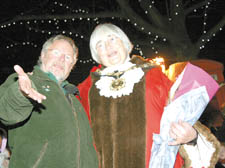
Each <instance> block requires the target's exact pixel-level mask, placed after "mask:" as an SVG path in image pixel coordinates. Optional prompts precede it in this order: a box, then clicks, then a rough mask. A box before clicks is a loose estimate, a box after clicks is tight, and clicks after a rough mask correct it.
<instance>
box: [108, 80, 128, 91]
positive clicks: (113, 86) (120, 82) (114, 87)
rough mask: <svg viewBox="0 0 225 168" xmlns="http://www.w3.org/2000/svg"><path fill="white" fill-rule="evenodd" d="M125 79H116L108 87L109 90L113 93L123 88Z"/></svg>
mask: <svg viewBox="0 0 225 168" xmlns="http://www.w3.org/2000/svg"><path fill="white" fill-rule="evenodd" d="M125 84H126V82H125V79H124V78H118V79H115V80H113V81H112V83H111V85H110V89H111V90H113V91H118V90H120V89H122V88H124V87H125Z"/></svg>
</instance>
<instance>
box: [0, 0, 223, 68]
mask: <svg viewBox="0 0 225 168" xmlns="http://www.w3.org/2000/svg"><path fill="white" fill-rule="evenodd" d="M193 1H194V0H193ZM206 1H207V0H206ZM139 2H140V3H141V0H139ZM53 5H54V8H52V9H51V12H52V13H53V14H54V13H57V8H61V9H63V10H66V11H68V12H71V13H73V14H84V15H85V14H89V11H88V10H85V9H73V8H71V7H70V6H68V5H65V4H63V3H59V2H57V1H55V2H54V3H53ZM154 5H155V1H150V5H149V6H148V10H151V8H153V6H154ZM209 5H210V2H208V3H206V5H205V7H204V17H203V19H204V20H203V32H202V33H203V34H206V33H207V29H206V28H207V12H208V8H209ZM179 7H180V6H179V4H177V5H176V8H179ZM148 10H146V11H145V14H148ZM197 10H198V9H194V10H193V12H194V13H195V12H197ZM178 11H179V10H177V11H175V13H174V15H175V16H177V15H179V12H178ZM23 15H24V13H21V16H23ZM111 19H112V20H113V19H115V17H112V18H111ZM117 19H118V18H117ZM120 19H121V18H120ZM77 20H79V21H87V22H90V21H92V22H94V23H95V24H96V25H97V24H99V23H100V18H83V17H80V18H72V19H64V20H59V19H56V18H54V19H49V20H44V19H43V20H35V19H34V20H30V21H17V22H12V23H7V24H5V25H1V27H0V28H1V29H9V28H11V27H13V26H14V27H16V26H18V25H20V26H24V25H25V26H26V27H28V31H30V32H32V33H41V34H44V35H52V34H56V33H57V34H64V35H69V36H71V37H76V38H78V39H81V40H83V39H84V38H85V34H81V33H78V32H74V31H69V30H64V28H63V27H62V26H61V23H64V24H67V23H69V22H70V23H75V22H77ZM168 20H169V21H170V22H172V19H171V18H168ZM126 21H127V22H129V23H130V24H133V26H135V27H139V29H140V30H142V31H144V30H145V28H144V27H143V26H141V25H138V24H137V23H132V20H131V19H127V20H126ZM37 24H38V25H46V24H49V25H51V24H53V25H54V30H50V29H49V30H47V29H40V28H37V27H35V26H33V25H37ZM219 30H220V31H222V27H221V28H220V29H219ZM147 35H148V37H149V39H150V40H149V45H150V47H151V49H152V51H153V52H154V53H155V54H156V55H157V54H158V53H159V51H158V48H157V47H156V46H155V43H156V42H159V40H161V41H162V42H165V43H166V42H167V41H168V40H167V39H166V38H164V37H160V36H159V35H157V34H155V33H154V32H148V34H147ZM212 36H215V34H213V35H212ZM206 41H207V42H209V41H210V38H209V37H208V38H207V39H202V43H203V45H202V46H201V47H200V49H203V48H204V44H205V42H206ZM0 45H1V43H0ZM27 45H29V46H32V47H34V48H37V47H39V45H40V44H36V43H35V42H32V41H23V42H14V43H11V44H8V45H6V46H5V48H6V49H11V48H14V47H17V46H27ZM134 49H135V50H136V51H138V52H139V54H140V55H141V56H143V51H142V48H141V45H140V44H136V45H135V46H134ZM143 57H144V56H143ZM79 61H80V63H84V64H85V63H95V61H94V60H92V59H82V58H79Z"/></svg>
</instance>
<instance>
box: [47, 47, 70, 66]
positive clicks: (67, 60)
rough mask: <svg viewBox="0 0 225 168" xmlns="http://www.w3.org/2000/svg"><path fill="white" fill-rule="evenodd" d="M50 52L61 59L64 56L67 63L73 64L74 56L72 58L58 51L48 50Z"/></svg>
mask: <svg viewBox="0 0 225 168" xmlns="http://www.w3.org/2000/svg"><path fill="white" fill-rule="evenodd" d="M48 50H50V52H51V54H52V55H53V56H55V57H60V56H61V55H64V56H65V60H66V62H69V63H72V62H73V56H71V55H70V54H65V53H63V52H61V51H59V50H57V49H48Z"/></svg>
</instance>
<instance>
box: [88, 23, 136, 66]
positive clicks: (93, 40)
mask: <svg viewBox="0 0 225 168" xmlns="http://www.w3.org/2000/svg"><path fill="white" fill-rule="evenodd" d="M108 35H115V36H116V37H118V38H119V39H121V40H122V42H123V44H124V46H125V48H126V49H127V52H128V53H130V52H131V50H132V49H133V45H132V43H131V42H130V40H129V38H128V37H127V35H126V34H125V33H124V32H123V31H122V30H121V29H120V28H119V27H117V26H116V25H114V24H111V23H104V24H99V25H98V26H96V28H95V29H94V31H93V32H92V34H91V37H90V43H89V45H90V50H91V55H92V58H93V59H94V60H95V61H96V62H97V63H101V61H100V59H99V56H98V54H97V50H96V44H97V43H98V41H100V40H102V38H103V37H105V36H108Z"/></svg>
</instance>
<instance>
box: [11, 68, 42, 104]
mask: <svg viewBox="0 0 225 168" xmlns="http://www.w3.org/2000/svg"><path fill="white" fill-rule="evenodd" d="M14 70H15V71H16V73H17V74H18V82H19V89H20V91H21V92H22V93H23V95H24V96H26V97H29V98H31V99H33V100H35V101H37V102H38V103H41V102H42V100H45V99H46V97H45V96H44V95H42V94H40V93H39V92H37V91H36V90H35V89H34V88H32V84H31V80H30V78H29V77H28V75H27V74H26V73H25V72H24V70H23V68H22V67H20V66H19V65H15V66H14Z"/></svg>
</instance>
